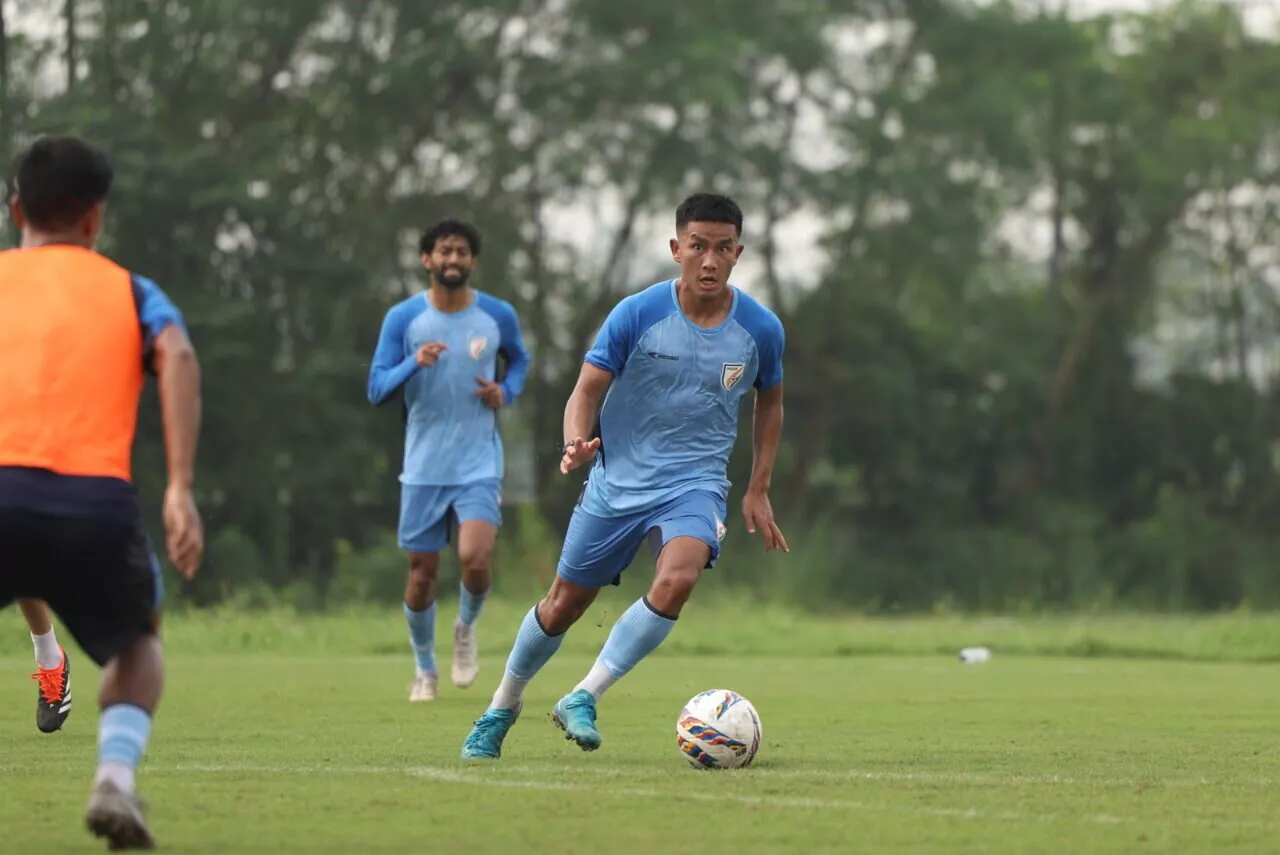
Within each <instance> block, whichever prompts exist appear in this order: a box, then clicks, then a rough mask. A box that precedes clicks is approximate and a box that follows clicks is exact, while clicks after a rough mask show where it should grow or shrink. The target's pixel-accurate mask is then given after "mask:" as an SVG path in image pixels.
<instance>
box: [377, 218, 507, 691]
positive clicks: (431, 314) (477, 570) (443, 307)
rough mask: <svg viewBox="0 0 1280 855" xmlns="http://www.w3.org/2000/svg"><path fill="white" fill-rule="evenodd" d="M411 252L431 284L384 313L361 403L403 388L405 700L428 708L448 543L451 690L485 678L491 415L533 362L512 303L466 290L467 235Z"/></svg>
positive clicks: (436, 234)
mask: <svg viewBox="0 0 1280 855" xmlns="http://www.w3.org/2000/svg"><path fill="white" fill-rule="evenodd" d="M418 249H419V253H420V256H421V259H422V265H423V266H424V267H425V268H426V269H427V271H428V272H429V274H430V276H431V286H430V288H429V289H428V290H427V291H426V292H425V293H420V294H415V295H413V296H412V297H409V298H408V299H406V300H404V301H403V302H401V303H399V304H397V305H396V306H394V307H392V308H391V310H390V311H389V312H387V315H386V318H385V319H384V320H383V322H382V333H381V335H380V336H379V338H378V347H377V350H376V351H375V353H374V355H373V365H372V367H371V368H370V369H369V384H368V396H369V402H370V403H372V404H383V403H386V402H387V401H390V400H391V399H392V398H393V397H394V396H395V394H396V392H397V390H401V389H403V401H404V407H405V443H404V465H403V469H402V470H401V473H400V482H401V488H400V533H399V540H400V548H401V549H403V550H405V551H406V552H407V553H408V554H409V578H408V581H407V582H406V584H405V590H404V617H405V621H406V622H407V623H408V624H409V640H410V643H411V644H412V647H413V652H414V658H415V664H416V676H415V678H414V681H413V684H412V685H411V687H410V689H409V700H410V701H431V700H435V698H436V686H437V680H438V676H437V667H436V654H435V636H436V577H437V575H438V573H439V569H440V552H441V550H443V549H444V547H445V546H446V545H447V544H448V543H449V541H450V540H451V539H453V537H454V536H455V535H456V538H457V550H458V562H459V563H460V564H461V565H462V583H461V590H460V602H459V609H458V620H457V622H456V623H455V624H454V627H453V669H452V677H453V683H454V685H456V686H458V687H460V688H466V687H467V686H470V685H471V684H472V683H474V682H475V679H476V675H477V674H478V673H479V671H480V663H479V658H478V656H477V654H476V634H475V625H476V621H477V620H478V619H479V617H480V611H481V608H482V607H483V606H484V601H485V597H486V596H487V595H488V593H489V587H490V585H491V583H492V580H493V568H492V562H493V545H494V540H495V539H496V538H497V534H498V527H499V526H500V525H501V524H502V512H501V508H500V504H501V492H502V474H503V453H502V437H501V436H500V435H499V434H498V416H497V412H498V410H500V409H502V408H503V407H509V406H511V405H512V404H514V403H515V401H516V399H517V398H518V397H519V396H520V393H521V392H523V391H524V381H525V376H526V374H527V373H528V371H529V354H528V352H527V351H526V350H525V347H524V341H523V339H522V338H521V335H520V321H519V318H517V316H516V312H515V309H514V308H512V306H511V304H510V303H507V302H505V301H503V300H499V299H497V298H495V297H491V296H490V295H488V294H485V293H483V292H481V291H477V290H475V289H473V288H472V287H471V286H470V285H468V284H467V282H468V280H469V279H470V277H471V273H472V271H474V270H475V266H476V261H477V259H478V258H479V256H480V233H479V232H478V231H477V230H476V229H475V227H474V226H472V225H471V224H470V223H464V222H461V221H459V220H453V219H449V220H444V221H443V222H440V223H437V224H436V225H435V226H433V227H432V228H430V229H428V230H427V231H426V232H425V233H424V234H423V235H422V238H421V240H420V241H419V244H418ZM499 357H501V360H502V362H503V363H505V376H502V377H501V378H500V376H499V374H498V369H499Z"/></svg>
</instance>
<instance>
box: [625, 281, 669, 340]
mask: <svg viewBox="0 0 1280 855" xmlns="http://www.w3.org/2000/svg"><path fill="white" fill-rule="evenodd" d="M674 284H675V283H674V282H673V280H671V279H665V280H663V281H662V282H655V283H654V284H652V285H649V286H646V287H644V288H641V289H640V290H639V291H636V292H634V293H632V294H628V295H627V296H625V297H623V298H622V299H621V300H619V301H618V304H617V305H616V306H614V307H613V311H614V313H615V314H621V315H626V316H628V317H629V318H630V319H631V320H632V322H633V323H635V324H636V325H637V326H638V327H641V328H647V327H651V326H653V325H654V324H656V323H657V322H658V321H661V320H663V319H664V318H666V317H668V316H670V315H673V314H675V313H676V312H678V311H679V308H680V307H679V304H678V303H676V299H675V296H674V293H673V290H672V289H673V287H674Z"/></svg>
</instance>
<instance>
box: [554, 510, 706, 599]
mask: <svg viewBox="0 0 1280 855" xmlns="http://www.w3.org/2000/svg"><path fill="white" fill-rule="evenodd" d="M724 517H725V503H724V500H723V499H721V498H720V496H719V495H718V494H716V493H712V492H709V491H707V490H693V491H691V492H688V493H684V494H682V495H680V496H677V497H676V498H674V499H672V500H671V501H669V502H665V503H663V504H661V505H658V506H657V507H656V508H650V509H648V510H644V511H637V512H635V513H633V514H627V515H625V516H620V517H598V516H595V515H593V514H589V513H587V512H586V511H584V510H583V509H582V507H581V505H579V506H578V507H577V508H576V509H575V510H574V512H573V517H572V518H571V519H570V520H569V530H568V531H567V532H565V535H564V548H563V549H562V550H561V551H560V565H559V566H558V567H557V568H556V574H557V575H558V576H559V577H560V578H561V579H564V580H565V581H566V582H572V583H574V584H575V585H581V586H583V587H584V588H603V587H604V586H605V585H608V584H610V583H612V584H615V585H616V584H618V581H619V580H620V579H621V577H622V571H623V570H626V569H627V567H628V566H630V564H631V562H632V561H634V560H635V557H636V553H637V552H638V551H639V550H640V544H641V542H642V541H645V540H646V539H647V540H648V542H649V550H650V551H651V552H652V553H653V555H654V557H655V558H656V557H657V556H658V553H659V552H661V551H662V547H664V546H666V545H667V544H668V543H669V542H671V540H673V539H674V538H677V537H696V538H697V539H698V540H701V541H702V542H703V543H705V544H706V545H707V546H709V547H711V559H710V560H709V561H708V562H707V566H708V567H713V566H715V563H716V558H717V557H719V555H720V541H721V540H723V539H724V535H725V527H724Z"/></svg>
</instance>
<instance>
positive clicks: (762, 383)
mask: <svg viewBox="0 0 1280 855" xmlns="http://www.w3.org/2000/svg"><path fill="white" fill-rule="evenodd" d="M736 320H737V321H738V323H739V324H741V325H742V328H743V329H745V330H746V331H747V334H748V335H750V336H751V338H752V339H753V340H754V341H755V343H756V353H757V354H758V355H759V363H758V367H757V369H756V379H755V383H754V385H755V387H756V389H757V390H759V391H761V392H767V391H768V390H770V389H772V388H773V387H774V386H777V385H778V384H779V383H781V382H782V355H783V352H784V351H785V350H786V346H787V337H786V333H785V332H784V330H783V329H782V321H780V320H778V316H777V315H775V314H774V313H773V312H772V311H770V310H769V309H768V308H767V307H765V306H764V305H763V304H761V303H759V302H758V301H756V300H755V299H753V298H752V297H750V296H749V295H747V294H739V306H738V313H737V315H736Z"/></svg>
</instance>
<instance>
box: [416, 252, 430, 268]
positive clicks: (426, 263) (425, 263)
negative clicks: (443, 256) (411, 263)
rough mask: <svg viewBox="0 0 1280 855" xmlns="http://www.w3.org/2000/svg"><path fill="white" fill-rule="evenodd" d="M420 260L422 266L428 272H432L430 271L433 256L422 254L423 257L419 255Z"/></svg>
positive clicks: (426, 253)
mask: <svg viewBox="0 0 1280 855" xmlns="http://www.w3.org/2000/svg"><path fill="white" fill-rule="evenodd" d="M418 258H419V260H421V261H422V266H423V267H425V268H427V269H428V270H430V269H431V254H430V253H428V252H424V253H422V254H421V255H419V256H418Z"/></svg>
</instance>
